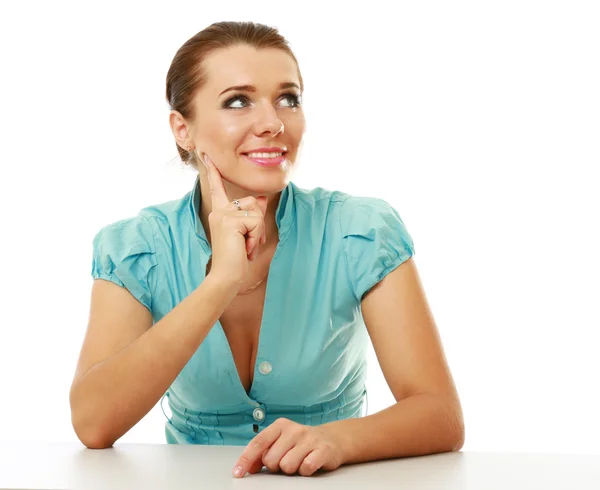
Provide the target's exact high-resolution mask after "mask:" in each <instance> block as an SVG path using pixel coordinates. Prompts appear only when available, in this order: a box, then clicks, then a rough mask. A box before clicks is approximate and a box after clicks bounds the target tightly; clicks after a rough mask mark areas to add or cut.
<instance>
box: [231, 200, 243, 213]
mask: <svg viewBox="0 0 600 490" xmlns="http://www.w3.org/2000/svg"><path fill="white" fill-rule="evenodd" d="M233 204H235V205H236V206H237V208H238V211H241V210H242V207H241V206H240V201H238V200H237V199H236V200H235V201H233Z"/></svg>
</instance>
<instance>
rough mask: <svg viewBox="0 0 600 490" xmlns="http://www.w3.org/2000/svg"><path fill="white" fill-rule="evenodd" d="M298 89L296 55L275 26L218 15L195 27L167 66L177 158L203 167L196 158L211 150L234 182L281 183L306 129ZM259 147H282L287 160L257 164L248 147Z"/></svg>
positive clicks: (262, 190) (257, 187) (265, 186)
mask: <svg viewBox="0 0 600 490" xmlns="http://www.w3.org/2000/svg"><path fill="white" fill-rule="evenodd" d="M241 86H246V88H236V89H232V90H228V89H231V87H241ZM303 90H304V84H303V81H302V76H301V74H300V70H299V67H298V62H297V60H296V58H295V56H294V54H293V52H292V51H291V49H290V47H289V45H288V43H287V41H286V40H285V39H284V38H283V37H282V36H281V35H280V34H279V33H278V32H277V30H276V29H274V28H271V27H268V26H265V25H262V24H255V23H252V22H219V23H216V24H213V25H211V26H209V27H207V28H206V29H204V30H202V31H200V32H199V33H198V34H196V35H195V36H193V37H192V38H191V39H189V40H188V41H186V43H185V44H184V45H183V46H182V47H181V48H180V49H179V50H178V51H177V53H176V55H175V57H174V59H173V62H172V63H171V67H170V68H169V71H168V74H167V92H166V96H167V102H168V103H169V105H170V108H171V114H170V125H171V129H172V131H173V135H174V136H175V139H176V141H177V149H178V151H179V154H180V156H181V158H182V160H183V161H184V162H186V163H188V164H190V165H192V166H193V167H194V168H196V169H198V170H199V171H203V169H202V167H203V165H202V163H201V162H199V161H198V159H203V158H204V155H208V156H209V157H210V159H211V160H212V161H213V162H214V163H215V165H216V166H217V168H218V169H219V171H220V173H221V174H222V176H223V178H224V179H225V180H226V181H228V182H230V183H231V184H233V185H235V186H238V187H240V188H244V189H248V190H249V191H250V192H253V193H257V194H268V193H272V192H277V191H280V190H281V189H282V188H283V187H285V185H286V184H287V182H288V180H289V174H290V170H291V167H292V166H293V165H294V163H295V161H296V158H297V156H298V151H299V149H300V146H301V143H302V137H303V134H304V131H305V126H306V124H305V120H304V112H303V109H302V106H301V105H300V104H301V95H302V92H303ZM264 147H269V148H272V147H276V148H282V149H283V150H285V151H286V153H285V157H286V158H285V162H284V163H283V164H281V165H277V166H270V167H261V166H258V165H256V164H255V163H252V161H250V160H249V159H248V158H247V156H246V155H245V154H246V153H248V152H251V151H253V150H256V149H258V148H264ZM188 148H189V149H190V150H188Z"/></svg>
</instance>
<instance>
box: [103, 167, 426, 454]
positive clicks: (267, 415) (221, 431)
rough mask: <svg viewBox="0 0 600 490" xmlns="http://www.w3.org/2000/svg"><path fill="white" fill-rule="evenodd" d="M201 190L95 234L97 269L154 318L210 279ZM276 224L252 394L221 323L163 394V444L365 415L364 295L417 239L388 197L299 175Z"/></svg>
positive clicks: (235, 437) (228, 439)
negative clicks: (328, 186) (284, 422)
mask: <svg viewBox="0 0 600 490" xmlns="http://www.w3.org/2000/svg"><path fill="white" fill-rule="evenodd" d="M200 196H201V195H200V181H199V179H198V178H196V181H195V183H194V187H193V190H191V191H190V192H188V193H187V194H185V195H184V196H183V198H181V199H177V200H174V201H169V202H165V203H162V204H158V205H154V206H149V207H146V208H144V209H142V210H141V211H140V212H139V214H138V215H137V216H135V217H132V218H127V219H123V220H120V221H117V222H115V223H112V224H109V225H107V226H105V227H104V228H102V229H101V230H100V231H99V232H98V234H97V235H96V236H95V238H94V240H93V260H92V277H93V278H95V279H105V280H108V281H112V282H114V283H116V284H118V285H119V286H121V287H124V288H127V289H128V290H129V292H130V293H131V294H132V295H133V296H134V297H135V298H136V299H137V300H138V301H139V302H140V303H141V304H143V305H144V306H145V307H146V308H148V309H149V310H150V312H151V313H152V318H153V321H154V323H156V322H158V321H160V319H161V318H163V317H164V316H165V315H166V314H168V313H169V312H170V311H171V310H172V309H173V308H174V307H175V306H177V305H178V304H179V302H181V301H182V300H183V299H184V298H185V297H186V296H188V295H189V294H190V293H191V292H192V291H194V290H195V289H196V288H197V287H198V285H199V284H200V283H201V282H202V281H203V279H204V277H205V274H206V264H207V262H208V260H209V258H210V255H211V248H210V245H209V243H208V241H207V238H206V233H205V232H204V228H203V226H202V223H201V221H200V219H199V210H200V202H201V200H200ZM276 222H277V228H278V231H279V243H278V245H277V248H276V251H275V254H274V256H273V260H272V262H271V266H270V269H269V276H268V279H267V285H266V293H265V303H264V311H263V320H262V324H261V327H260V336H259V345H258V353H257V358H256V365H255V370H254V380H253V383H252V386H251V389H250V393H249V394H247V393H246V391H245V390H244V387H243V386H242V383H241V381H240V379H239V375H238V372H237V369H236V366H235V363H234V360H233V356H232V353H231V349H230V347H229V343H228V341H227V338H226V336H225V333H224V331H223V329H222V327H221V325H220V323H219V322H218V321H217V323H215V325H214V327H213V328H212V329H211V330H210V331H209V333H208V335H207V337H206V338H205V340H204V341H203V342H202V344H201V345H200V347H199V348H198V350H197V351H196V352H195V353H194V355H193V356H192V357H191V358H190V360H189V362H188V363H187V364H186V365H185V367H184V368H183V369H182V370H181V372H180V373H179V375H178V376H177V378H176V379H175V380H174V381H173V383H172V384H171V386H170V387H169V389H168V390H167V392H166V393H165V395H164V396H163V399H161V405H162V402H163V400H164V398H165V397H166V398H167V400H168V403H169V407H170V409H171V412H172V416H171V417H167V422H166V423H165V435H166V440H167V442H168V443H174V444H177V443H179V444H226V445H246V444H248V442H250V440H251V439H252V438H253V437H254V436H255V435H256V433H257V432H259V431H260V430H262V429H263V428H265V427H267V426H268V425H269V424H271V423H272V422H274V421H275V420H276V419H277V418H280V417H285V418H288V419H290V420H293V421H295V422H298V423H300V424H305V425H319V424H324V423H327V422H331V421H335V420H339V419H346V418H351V417H360V416H362V415H363V414H362V408H363V401H364V397H365V396H366V387H365V379H366V373H367V371H366V369H367V363H366V353H367V348H368V332H367V330H366V327H365V324H364V322H363V318H362V314H361V298H362V296H363V295H364V294H365V293H366V292H367V291H369V289H371V288H372V287H373V286H374V285H375V284H376V283H378V282H379V281H381V280H382V279H383V278H384V277H385V276H386V275H387V274H388V273H389V272H391V271H392V270H393V269H395V268H396V267H398V266H399V265H400V264H401V263H403V262H404V261H406V260H408V259H409V258H410V257H411V256H412V255H413V254H414V245H413V241H412V239H411V237H410V235H409V233H408V232H407V230H406V228H405V226H404V223H403V221H402V220H401V218H400V216H399V214H398V212H397V211H396V210H395V209H394V208H393V207H391V206H390V205H389V204H388V203H386V202H385V201H383V200H381V199H376V198H369V197H354V196H350V195H348V194H345V193H343V192H338V191H329V190H325V189H322V188H315V189H313V190H305V189H301V188H299V187H297V186H296V185H295V184H294V183H292V182H290V183H289V184H288V185H287V186H286V187H285V189H284V190H283V191H282V194H281V199H280V201H279V204H278V207H277V211H276ZM148 369H151V367H148Z"/></svg>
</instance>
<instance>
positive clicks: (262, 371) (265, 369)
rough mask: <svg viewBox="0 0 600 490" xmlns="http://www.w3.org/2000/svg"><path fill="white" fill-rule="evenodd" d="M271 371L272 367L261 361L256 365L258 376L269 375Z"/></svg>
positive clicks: (268, 363)
mask: <svg viewBox="0 0 600 490" xmlns="http://www.w3.org/2000/svg"><path fill="white" fill-rule="evenodd" d="M271 371H273V366H271V363H270V362H267V361H263V362H261V363H260V364H259V365H258V372H259V373H260V374H269V373H270V372H271Z"/></svg>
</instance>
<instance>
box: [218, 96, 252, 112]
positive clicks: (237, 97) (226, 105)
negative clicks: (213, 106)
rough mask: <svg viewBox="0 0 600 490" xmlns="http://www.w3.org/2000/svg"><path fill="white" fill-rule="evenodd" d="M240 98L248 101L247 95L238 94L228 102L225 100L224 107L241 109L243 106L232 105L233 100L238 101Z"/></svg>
mask: <svg viewBox="0 0 600 490" xmlns="http://www.w3.org/2000/svg"><path fill="white" fill-rule="evenodd" d="M239 100H241V101H247V100H248V99H247V98H246V97H244V96H243V95H236V96H235V97H232V98H231V99H229V100H227V102H225V104H223V107H226V108H230V109H241V107H237V106H236V107H233V106H232V105H231V104H232V103H233V102H236V101H239Z"/></svg>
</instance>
